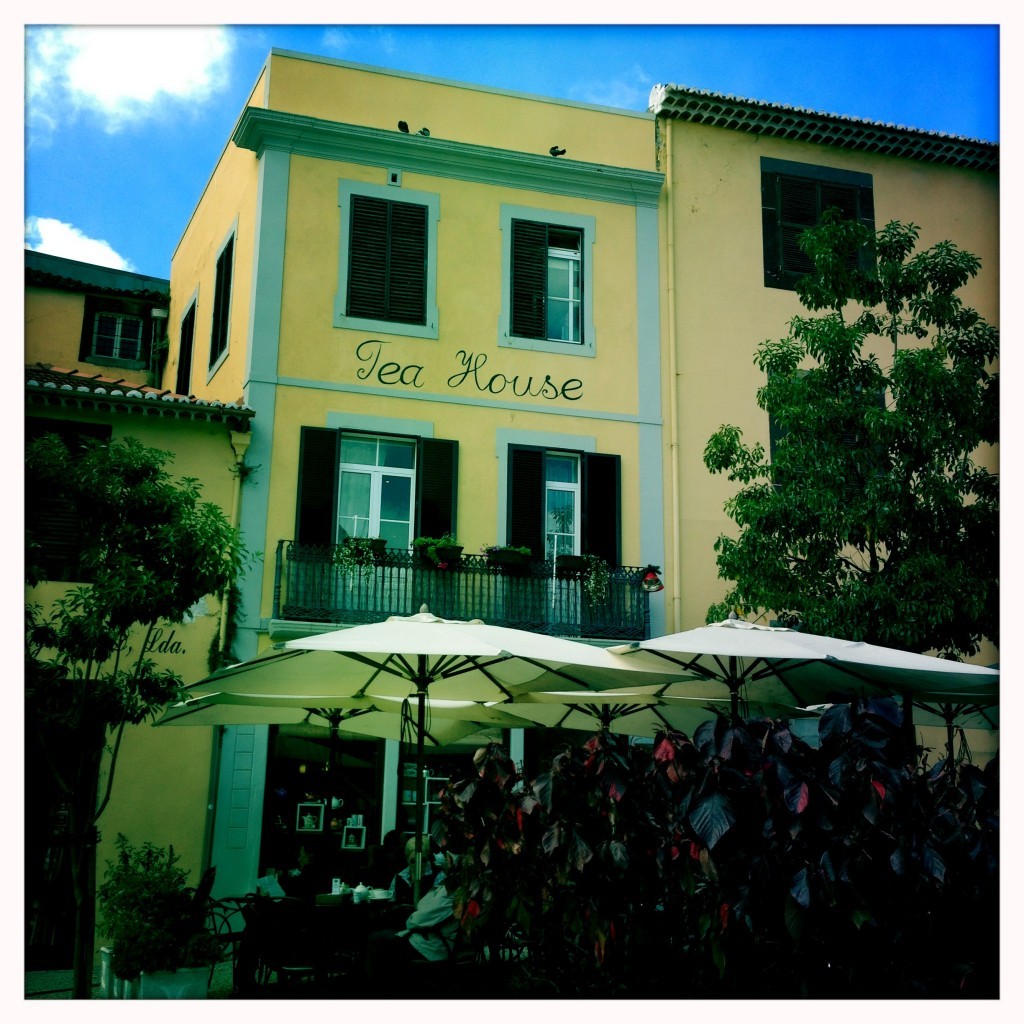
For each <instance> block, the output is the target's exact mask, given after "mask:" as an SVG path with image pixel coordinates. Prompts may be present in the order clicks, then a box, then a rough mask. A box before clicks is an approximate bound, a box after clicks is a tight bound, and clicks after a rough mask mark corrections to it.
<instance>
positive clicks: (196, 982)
mask: <svg viewBox="0 0 1024 1024" xmlns="http://www.w3.org/2000/svg"><path fill="white" fill-rule="evenodd" d="M115 845H116V847H117V857H116V859H115V860H113V861H109V860H108V861H107V872H106V876H105V881H104V882H103V884H102V885H101V886H100V887H99V888H98V890H97V896H98V897H99V910H100V923H101V925H102V926H103V928H104V930H105V932H106V935H107V938H108V940H109V946H110V947H111V949H112V958H111V964H112V967H113V973H114V976H115V977H116V978H118V979H121V981H123V982H125V983H132V984H133V985H134V986H137V988H136V989H135V991H136V992H137V995H138V997H139V998H140V999H169V998H186V999H195V998H205V996H206V990H207V987H208V985H209V980H210V969H211V968H212V966H213V965H214V964H215V963H216V962H217V961H218V960H220V959H221V957H222V956H223V953H224V950H223V946H222V945H221V942H220V940H219V939H218V938H217V937H216V936H215V935H214V934H213V932H212V931H211V930H210V928H209V926H208V924H207V921H208V915H209V910H210V890H211V889H212V888H213V879H214V872H215V869H214V868H210V869H209V870H208V871H207V872H206V873H205V874H204V875H203V878H202V880H201V881H200V883H199V885H198V886H196V887H192V886H189V885H187V884H186V882H187V879H188V872H187V871H184V870H183V869H182V868H180V867H178V860H179V857H178V856H177V855H176V854H175V852H174V847H170V846H169V847H167V848H166V849H164V848H162V847H158V846H154V845H153V844H152V843H143V844H142V845H141V846H137V847H136V846H132V845H131V843H129V842H128V839H127V837H126V836H125V835H124V834H123V833H119V834H118V837H117V840H116V841H115Z"/></svg>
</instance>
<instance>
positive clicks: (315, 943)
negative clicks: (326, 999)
mask: <svg viewBox="0 0 1024 1024" xmlns="http://www.w3.org/2000/svg"><path fill="white" fill-rule="evenodd" d="M241 912H242V916H243V917H244V919H245V929H244V931H243V932H242V936H241V942H240V945H239V953H238V958H237V961H236V970H237V972H238V976H239V986H238V991H239V992H240V993H241V994H243V995H245V994H257V993H260V992H265V991H266V989H267V988H268V986H270V984H271V982H272V981H273V980H274V978H276V979H277V982H278V984H280V985H282V986H290V985H292V984H294V983H295V982H298V981H314V982H321V983H322V982H325V981H326V980H327V978H328V977H329V976H330V975H331V974H334V973H337V972H338V970H339V969H340V967H341V958H340V956H339V951H338V949H337V948H336V944H335V943H333V942H331V941H329V939H327V937H325V936H324V935H323V934H322V932H321V929H320V928H319V927H318V919H317V918H316V912H315V910H314V908H313V907H312V906H311V905H310V904H308V903H304V902H302V900H297V899H294V898H292V897H287V896H286V897H278V898H273V897H266V896H260V895H257V896H256V897H255V898H253V899H252V900H251V901H250V902H248V903H247V905H246V906H244V907H243V908H242V911H241Z"/></svg>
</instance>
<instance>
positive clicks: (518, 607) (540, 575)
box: [272, 540, 650, 641]
mask: <svg viewBox="0 0 1024 1024" xmlns="http://www.w3.org/2000/svg"><path fill="white" fill-rule="evenodd" d="M334 551H335V549H334V547H333V546H331V547H321V546H313V545H306V544H297V543H296V542H295V541H291V540H282V541H278V544H277V553H276V558H275V564H274V608H273V617H274V619H275V620H278V624H279V627H283V626H284V624H285V623H286V622H289V621H291V622H317V623H329V624H337V625H339V626H341V625H358V624H360V623H364V622H383V621H384V619H386V618H387V617H388V616H389V615H411V614H413V613H414V612H417V611H419V608H420V605H423V604H425V605H427V607H428V608H429V609H430V610H431V611H432V612H433V613H434V614H435V615H440V616H442V617H444V618H449V619H482V620H483V621H484V622H486V623H488V624H489V625H495V626H511V627H513V628H515V629H528V630H532V631H533V632H535V633H546V634H549V635H552V636H566V637H578V638H580V639H595V640H609V641H611V640H614V641H625V640H643V639H646V638H647V637H649V636H650V611H649V600H650V595H649V594H647V593H646V592H645V591H644V590H643V589H642V588H641V586H640V583H641V580H642V579H643V577H644V570H643V569H641V568H638V567H635V566H618V567H616V568H613V569H612V570H611V578H610V580H609V582H608V588H607V591H606V592H605V595H604V597H603V598H602V599H601V600H598V601H594V600H592V599H591V598H590V596H589V595H588V594H587V592H586V589H585V587H584V586H583V582H582V580H581V578H580V577H579V575H578V574H575V573H569V574H562V573H559V574H557V575H556V573H555V567H554V565H553V563H552V561H551V560H547V561H535V562H531V563H529V564H527V565H524V566H522V567H512V568H510V567H505V566H499V565H494V564H492V563H491V562H489V561H488V559H487V558H486V557H485V556H484V555H463V556H462V557H461V559H460V560H459V561H457V562H453V563H448V564H447V566H446V567H444V568H439V567H437V566H434V565H425V564H423V563H422V561H421V559H420V557H419V555H417V554H415V553H414V552H411V551H391V550H387V551H385V552H384V553H383V554H382V555H380V556H379V557H378V558H377V560H376V562H375V564H373V565H371V566H367V567H365V568H363V569H343V568H341V567H340V566H338V565H336V564H335V560H334ZM563 575H564V577H565V578H562V576H563ZM273 632H274V630H273V628H272V639H275V638H276V637H274V636H273ZM283 632H287V629H286V627H285V628H284V629H281V628H278V633H279V635H280V634H281V633H283Z"/></svg>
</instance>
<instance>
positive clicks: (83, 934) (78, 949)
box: [68, 737, 105, 999]
mask: <svg viewBox="0 0 1024 1024" xmlns="http://www.w3.org/2000/svg"><path fill="white" fill-rule="evenodd" d="M103 739H104V741H105V737H104V738H103ZM81 742H82V745H83V749H82V752H81V755H80V758H79V762H78V763H79V765H80V770H79V772H78V778H77V780H75V781H76V782H77V785H76V787H75V790H74V792H73V793H72V794H71V795H70V796H71V800H70V806H69V808H68V811H69V814H68V819H69V821H68V824H69V826H70V828H69V830H68V834H69V842H70V850H69V853H70V855H71V884H72V891H73V892H74V896H75V951H74V959H73V962H72V971H73V974H72V981H71V998H72V999H91V998H92V974H93V960H94V959H95V956H96V845H97V843H98V841H99V832H98V831H97V829H96V801H97V796H98V794H99V786H100V762H101V760H102V757H103V742H101V743H100V745H99V748H98V749H96V748H95V747H93V749H89V748H90V744H89V742H88V738H87V737H83V738H82V740H81Z"/></svg>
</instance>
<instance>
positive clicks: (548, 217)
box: [498, 203, 597, 357]
mask: <svg viewBox="0 0 1024 1024" xmlns="http://www.w3.org/2000/svg"><path fill="white" fill-rule="evenodd" d="M514 220H529V221H536V222H537V223H540V224H549V225H552V226H557V227H565V228H575V229H576V230H578V231H579V232H580V235H581V237H580V251H579V255H578V259H579V261H580V288H581V289H582V293H583V297H582V300H581V305H582V308H581V310H580V330H581V332H582V334H583V338H582V340H581V341H562V340H559V339H552V338H522V337H519V336H517V335H514V334H512V221H514ZM499 226H500V229H501V312H500V314H499V318H498V345H499V346H500V347H502V348H517V349H524V350H527V351H531V352H550V353H557V354H559V355H571V356H587V357H593V356H594V355H595V354H596V337H595V331H594V243H595V242H596V240H597V218H596V217H592V216H590V215H589V214H578V213H562V212H560V211H558V210H541V209H538V208H536V207H528V206H516V205H513V204H511V203H502V205H501V209H500V211H499ZM562 251H564V250H558V249H551V248H549V249H548V253H549V254H551V253H556V254H557V253H559V252H562Z"/></svg>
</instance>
